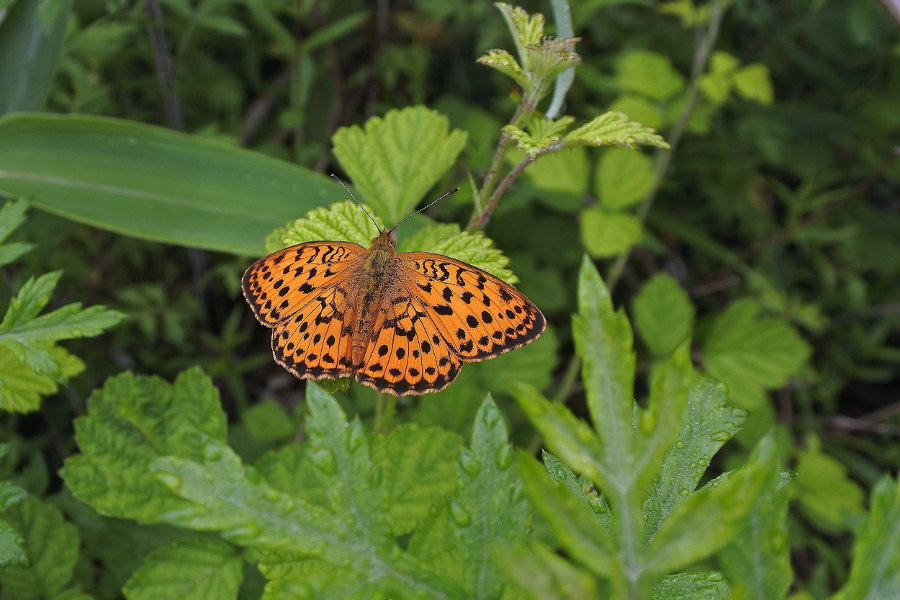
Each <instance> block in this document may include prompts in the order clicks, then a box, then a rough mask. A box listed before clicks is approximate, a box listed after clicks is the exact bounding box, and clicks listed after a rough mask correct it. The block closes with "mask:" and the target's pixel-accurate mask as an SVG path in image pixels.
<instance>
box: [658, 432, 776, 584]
mask: <svg viewBox="0 0 900 600" xmlns="http://www.w3.org/2000/svg"><path fill="white" fill-rule="evenodd" d="M778 476H779V469H778V457H777V455H776V453H775V441H774V438H773V437H772V436H771V435H768V436H766V437H764V438H763V439H762V440H761V441H760V443H759V445H758V446H757V447H756V450H755V451H754V453H753V455H752V456H751V458H750V461H749V462H748V463H747V465H745V466H744V467H743V468H742V469H740V470H739V471H737V472H735V473H732V474H731V475H730V476H729V477H727V478H724V481H722V480H721V479H722V478H720V479H716V480H713V481H712V482H710V483H708V484H707V485H706V486H704V487H703V488H701V489H700V490H698V491H696V492H694V493H693V494H691V495H690V496H688V497H687V499H685V501H684V502H683V503H682V504H681V505H679V506H678V507H677V508H676V509H675V510H674V511H672V514H671V515H669V518H668V519H666V520H665V521H664V522H663V524H662V526H661V527H660V529H659V533H658V534H657V536H656V538H654V540H653V541H652V542H651V543H650V546H649V547H648V548H647V555H646V557H647V558H646V561H647V570H648V571H649V572H652V573H658V574H665V573H671V572H673V571H678V570H680V569H683V568H685V567H686V566H688V565H690V564H691V563H694V562H696V561H698V560H701V559H703V558H705V557H707V556H710V555H711V554H713V553H715V552H716V551H718V550H719V549H720V548H722V547H723V546H725V545H726V544H728V543H729V542H730V541H731V540H732V539H734V537H735V536H736V535H737V534H738V533H739V531H740V530H741V528H742V526H743V523H744V519H745V518H746V516H747V513H748V512H749V511H750V509H751V507H752V506H753V504H754V502H755V500H756V497H757V496H758V495H759V494H760V493H761V492H762V490H764V489H766V488H767V486H769V485H771V481H772V480H773V479H774V480H777V479H778Z"/></svg>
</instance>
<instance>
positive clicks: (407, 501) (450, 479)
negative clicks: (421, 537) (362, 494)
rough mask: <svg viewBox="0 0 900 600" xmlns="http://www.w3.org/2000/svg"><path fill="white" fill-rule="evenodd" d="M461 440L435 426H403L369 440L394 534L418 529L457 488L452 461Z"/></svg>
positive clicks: (454, 458) (459, 447)
mask: <svg viewBox="0 0 900 600" xmlns="http://www.w3.org/2000/svg"><path fill="white" fill-rule="evenodd" d="M461 448H462V440H461V439H460V438H459V436H457V435H456V434H454V433H450V432H449V431H444V430H443V429H440V428H438V427H432V428H428V429H420V428H419V427H418V426H417V425H414V424H407V425H401V426H399V427H397V428H395V429H394V430H393V431H391V433H390V434H389V435H387V436H383V435H378V436H375V437H374V438H373V440H372V463H373V465H374V467H375V468H378V469H381V473H382V476H381V490H382V493H383V494H384V495H385V496H386V498H387V503H388V515H389V516H390V517H391V520H392V530H393V533H394V535H403V534H406V533H409V532H411V531H412V530H413V529H414V528H415V527H417V526H419V525H420V524H421V523H422V521H424V519H425V517H426V516H427V515H428V513H429V511H431V510H433V507H434V506H435V505H437V504H438V502H439V501H441V500H443V499H444V498H446V497H447V496H449V495H450V494H451V493H452V492H453V491H454V490H455V489H456V486H457V482H456V466H455V465H456V459H457V457H458V456H459V452H460V449H461Z"/></svg>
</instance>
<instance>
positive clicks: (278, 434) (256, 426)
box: [244, 399, 297, 442]
mask: <svg viewBox="0 0 900 600" xmlns="http://www.w3.org/2000/svg"><path fill="white" fill-rule="evenodd" d="M244 425H245V426H246V427H247V431H248V432H249V433H250V435H251V436H253V438H254V439H256V440H259V441H261V442H278V441H284V440H287V439H288V438H290V437H292V436H294V435H296V434H297V423H295V422H294V421H293V420H292V419H291V416H290V415H289V414H288V413H287V411H286V410H285V409H284V407H283V406H282V405H281V404H279V403H278V402H275V401H274V400H268V399H265V400H262V401H260V402H257V403H256V404H254V405H253V406H251V407H250V408H248V409H246V410H245V411H244Z"/></svg>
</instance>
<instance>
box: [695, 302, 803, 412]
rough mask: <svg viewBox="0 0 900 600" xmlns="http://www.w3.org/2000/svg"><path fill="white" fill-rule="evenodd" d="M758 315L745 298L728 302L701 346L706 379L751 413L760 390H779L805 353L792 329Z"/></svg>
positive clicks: (782, 323)
mask: <svg viewBox="0 0 900 600" xmlns="http://www.w3.org/2000/svg"><path fill="white" fill-rule="evenodd" d="M758 313H759V306H758V305H757V304H756V303H755V302H754V301H753V300H751V299H742V300H738V301H736V302H734V303H733V304H732V305H731V306H729V307H728V308H727V309H726V310H725V311H724V312H723V313H722V314H721V315H719V317H718V318H717V319H716V320H715V322H714V323H713V325H712V327H711V328H710V330H709V333H708V335H707V338H706V341H705V342H704V344H703V364H704V365H705V366H706V369H707V370H708V372H709V374H710V375H712V376H713V377H715V378H716V379H719V380H721V381H723V382H724V383H725V384H727V385H728V387H729V392H730V397H731V399H732V402H733V403H734V404H736V405H737V406H739V407H741V408H746V409H751V410H752V409H753V408H756V407H757V406H758V404H757V403H758V401H759V399H760V397H761V396H760V394H761V391H762V389H764V388H778V387H781V386H783V385H785V384H786V383H787V382H788V380H789V379H790V378H791V377H792V376H794V375H797V374H798V373H799V372H800V369H801V368H802V367H803V366H804V365H805V364H806V361H807V359H808V358H809V355H810V352H811V349H810V346H809V344H807V343H806V342H805V341H804V340H803V338H802V337H800V335H799V334H798V333H797V331H796V330H795V329H794V328H793V327H791V326H790V325H788V324H787V323H786V322H784V321H782V320H779V319H774V318H760V317H759V316H758Z"/></svg>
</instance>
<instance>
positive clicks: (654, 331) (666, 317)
mask: <svg viewBox="0 0 900 600" xmlns="http://www.w3.org/2000/svg"><path fill="white" fill-rule="evenodd" d="M633 312H634V326H635V328H636V329H637V331H638V333H639V334H640V336H641V339H642V340H644V343H645V344H647V347H648V348H650V351H651V352H652V353H653V355H654V356H666V355H668V354H669V353H671V352H672V351H673V350H675V347H676V346H678V344H680V343H681V342H683V341H684V340H686V339H687V338H688V337H689V336H690V335H691V331H692V330H693V326H694V312H695V310H694V305H693V304H692V303H691V300H690V298H688V295H687V292H685V291H684V289H682V287H681V286H680V285H678V283H677V282H676V281H675V280H674V279H673V278H672V277H670V276H669V275H666V274H665V273H659V274H657V275H654V276H653V277H652V278H650V280H649V281H648V282H647V283H645V284H644V287H643V288H641V291H640V293H639V294H638V295H637V297H635V299H634V304H633Z"/></svg>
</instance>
